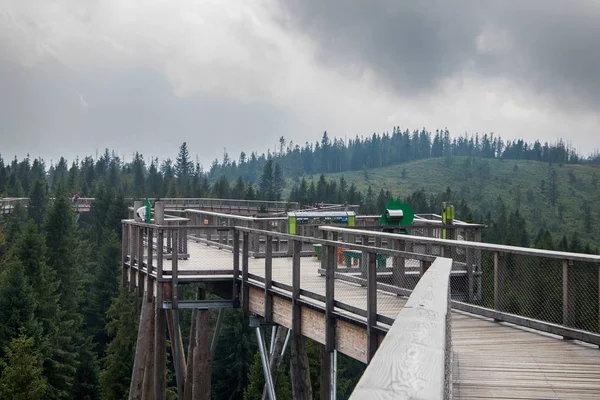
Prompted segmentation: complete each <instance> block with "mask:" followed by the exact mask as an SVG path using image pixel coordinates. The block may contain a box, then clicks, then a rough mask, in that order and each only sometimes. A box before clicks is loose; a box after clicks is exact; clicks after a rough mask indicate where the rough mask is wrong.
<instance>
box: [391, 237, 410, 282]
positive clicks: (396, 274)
mask: <svg viewBox="0 0 600 400" xmlns="http://www.w3.org/2000/svg"><path fill="white" fill-rule="evenodd" d="M389 241H390V244H391V248H392V250H400V251H405V248H406V243H405V242H404V241H402V240H394V239H389ZM392 284H393V285H395V286H398V287H401V288H405V289H406V288H407V286H408V285H407V282H406V259H405V258H404V257H399V256H394V257H393V260H392Z"/></svg>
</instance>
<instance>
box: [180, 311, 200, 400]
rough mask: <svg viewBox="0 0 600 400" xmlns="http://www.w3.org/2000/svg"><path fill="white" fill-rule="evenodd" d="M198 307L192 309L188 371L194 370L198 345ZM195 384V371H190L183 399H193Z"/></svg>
mask: <svg viewBox="0 0 600 400" xmlns="http://www.w3.org/2000/svg"><path fill="white" fill-rule="evenodd" d="M196 313H197V310H196V309H192V318H191V320H192V321H191V323H190V337H189V341H188V351H187V367H186V368H187V371H193V370H194V361H195V360H194V357H193V356H194V347H195V346H196V321H197V318H196ZM193 386H194V373H193V372H192V373H188V376H187V379H186V380H185V388H183V400H192V398H193V397H192V388H193Z"/></svg>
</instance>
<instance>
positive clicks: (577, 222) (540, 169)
mask: <svg viewBox="0 0 600 400" xmlns="http://www.w3.org/2000/svg"><path fill="white" fill-rule="evenodd" d="M341 176H343V177H344V179H345V180H346V181H347V182H348V184H349V185H350V184H352V183H354V184H355V185H356V187H357V189H359V190H360V191H361V192H362V193H365V192H366V190H367V188H368V187H369V185H370V186H371V187H372V189H373V192H374V193H375V194H377V193H379V191H380V190H381V189H383V190H384V191H390V192H391V194H392V195H394V196H396V197H400V198H406V197H407V196H409V195H411V194H412V193H413V192H415V191H418V190H420V189H423V190H424V191H425V192H426V193H428V194H438V193H440V192H444V191H446V189H447V187H450V188H451V190H452V191H453V192H454V193H455V200H459V199H464V200H465V201H466V202H467V204H468V205H469V207H470V208H471V209H472V210H473V212H474V215H475V216H476V217H477V218H478V219H482V218H483V216H484V215H485V214H487V212H488V211H490V210H494V207H495V205H496V204H498V199H499V198H500V199H502V200H503V202H504V203H505V204H506V206H507V208H508V210H509V211H514V210H516V209H519V211H520V213H521V215H522V216H523V217H524V218H525V220H526V221H527V223H528V228H529V231H530V233H532V234H535V233H537V231H538V230H539V229H540V228H544V229H548V230H550V232H552V233H553V234H554V235H555V237H559V238H560V237H561V236H562V235H563V234H566V235H567V236H569V237H572V236H573V234H574V233H575V232H579V234H580V237H581V238H582V239H584V240H585V241H589V242H590V243H591V244H592V245H597V243H598V241H597V239H596V238H598V235H599V234H600V228H599V227H598V226H597V224H596V221H598V220H599V218H600V206H598V204H600V185H599V183H598V179H599V178H598V176H600V166H598V165H588V164H585V165H581V164H568V165H567V164H564V165H557V164H554V165H551V164H548V163H544V162H537V161H526V160H523V161H519V160H497V159H484V158H473V157H452V158H430V159H425V160H420V161H415V162H411V163H407V164H400V165H395V166H390V167H385V168H376V169H370V170H363V171H352V172H345V173H340V174H328V175H326V179H327V180H328V181H329V180H336V181H338V180H339V179H340V177H341ZM306 179H307V181H308V183H309V184H310V182H311V181H314V182H315V184H316V182H317V180H318V179H319V176H307V177H306ZM290 183H291V185H288V187H290V186H292V185H293V184H294V182H290ZM458 218H460V219H465V218H466V216H464V215H458ZM586 222H587V223H586Z"/></svg>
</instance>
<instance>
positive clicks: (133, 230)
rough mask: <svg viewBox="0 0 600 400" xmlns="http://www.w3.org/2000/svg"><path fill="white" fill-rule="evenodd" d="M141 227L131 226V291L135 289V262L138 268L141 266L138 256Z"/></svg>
mask: <svg viewBox="0 0 600 400" xmlns="http://www.w3.org/2000/svg"><path fill="white" fill-rule="evenodd" d="M140 229H141V228H140V227H139V226H137V225H132V226H131V261H130V262H129V291H130V292H133V290H134V289H135V269H134V268H133V264H134V263H135V264H137V268H139V264H140V260H139V257H138V253H137V250H138V245H137V241H138V237H139V234H138V232H139V230H140Z"/></svg>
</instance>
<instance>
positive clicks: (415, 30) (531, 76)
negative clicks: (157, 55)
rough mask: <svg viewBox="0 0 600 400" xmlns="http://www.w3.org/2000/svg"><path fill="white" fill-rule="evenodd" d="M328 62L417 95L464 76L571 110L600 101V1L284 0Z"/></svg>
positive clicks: (289, 22)
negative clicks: (518, 88)
mask: <svg viewBox="0 0 600 400" xmlns="http://www.w3.org/2000/svg"><path fill="white" fill-rule="evenodd" d="M280 3H281V7H282V9H283V10H284V13H285V17H284V18H281V19H279V22H280V23H281V24H282V25H283V26H284V27H286V28H287V29H290V30H293V31H296V32H299V33H301V34H304V35H306V36H308V37H309V38H310V39H311V40H312V41H314V43H316V44H317V49H318V50H317V57H318V60H319V61H320V62H322V63H323V64H325V65H328V66H330V67H334V68H337V69H339V70H341V71H344V72H345V73H346V74H349V75H350V76H352V75H353V74H354V75H355V76H360V75H361V74H363V73H365V71H367V70H369V71H372V73H374V74H375V76H376V78H377V79H378V80H379V81H380V83H382V84H385V85H387V86H390V87H392V88H393V89H394V90H395V91H397V92H400V93H402V94H403V95H408V94H410V92H411V91H412V92H415V93H417V94H418V93H419V92H431V91H435V89H436V88H438V86H439V85H440V83H441V82H442V81H443V80H444V79H446V78H453V77H456V76H458V75H459V74H460V73H462V72H464V71H469V72H472V73H475V74H478V75H480V76H482V77H484V78H503V79H509V80H511V81H513V82H515V83H517V84H518V85H524V86H526V87H528V88H529V89H530V90H532V91H534V93H540V94H544V95H548V96H549V97H551V98H552V99H553V100H555V101H557V102H558V103H560V104H561V105H563V106H565V107H570V106H572V107H579V108H581V107H583V108H588V109H592V108H595V107H597V106H598V105H600V76H599V71H600V41H599V40H598V38H600V2H597V1H592V0H590V1H581V0H573V1H563V0H522V1H479V0H457V1H445V0H434V1H424V2H418V1H411V0H375V1H362V0H329V1H320V0H281V1H280Z"/></svg>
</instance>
